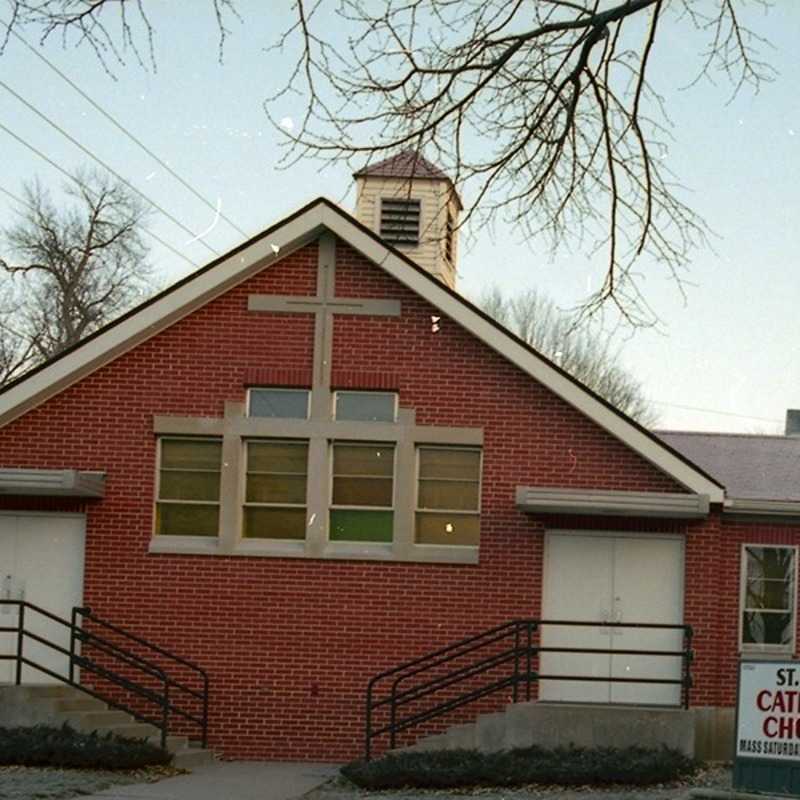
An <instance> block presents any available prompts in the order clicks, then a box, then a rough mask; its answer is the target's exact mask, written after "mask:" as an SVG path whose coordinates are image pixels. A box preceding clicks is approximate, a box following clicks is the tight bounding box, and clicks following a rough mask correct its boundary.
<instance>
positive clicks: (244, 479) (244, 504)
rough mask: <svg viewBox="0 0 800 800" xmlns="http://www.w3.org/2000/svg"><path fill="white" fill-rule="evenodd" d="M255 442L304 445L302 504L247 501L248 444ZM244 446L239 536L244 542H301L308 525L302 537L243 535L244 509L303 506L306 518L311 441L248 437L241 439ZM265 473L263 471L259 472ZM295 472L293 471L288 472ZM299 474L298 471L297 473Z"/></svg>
mask: <svg viewBox="0 0 800 800" xmlns="http://www.w3.org/2000/svg"><path fill="white" fill-rule="evenodd" d="M253 442H255V443H256V444H272V443H279V444H294V445H303V444H304V445H305V446H306V502H305V503H303V504H302V505H299V504H298V503H254V502H248V501H247V473H248V472H249V470H248V469H247V465H248V459H249V446H250V444H251V443H253ZM242 443H243V445H244V447H243V448H242V450H243V453H242V456H243V457H242V464H241V470H240V472H241V475H240V479H239V505H240V506H241V509H242V514H241V520H240V524H239V534H238V535H239V538H240V539H241V540H242V541H245V542H255V541H257V542H263V541H270V542H293V543H303V542H305V541H306V539H307V538H308V526H306V536H305V537H304V538H303V539H278V538H275V537H272V536H269V537H259V536H245V535H244V510H245V509H246V508H303V509H305V511H306V519H308V477H309V475H308V465H309V455H310V448H311V442H310V440H309V439H281V438H275V437H269V438H261V439H260V438H257V437H249V438H247V439H244V440H243V442H242ZM261 474H265V473H261ZM267 474H277V473H267ZM289 474H295V473H289ZM297 474H299V473H297Z"/></svg>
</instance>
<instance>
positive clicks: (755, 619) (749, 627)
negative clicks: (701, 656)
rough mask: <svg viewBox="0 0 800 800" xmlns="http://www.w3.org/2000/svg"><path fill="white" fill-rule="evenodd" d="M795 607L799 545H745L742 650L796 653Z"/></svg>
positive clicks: (742, 592)
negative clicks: (797, 546) (796, 546)
mask: <svg viewBox="0 0 800 800" xmlns="http://www.w3.org/2000/svg"><path fill="white" fill-rule="evenodd" d="M796 607H797V548H795V547H785V546H767V545H745V546H744V548H743V550H742V586H741V647H742V651H743V652H750V653H793V652H794V647H795V625H796V610H795V609H796Z"/></svg>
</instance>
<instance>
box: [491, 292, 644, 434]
mask: <svg viewBox="0 0 800 800" xmlns="http://www.w3.org/2000/svg"><path fill="white" fill-rule="evenodd" d="M477 302H478V305H479V306H480V307H481V308H482V309H483V310H484V311H485V312H486V313H487V314H489V316H491V317H494V319H496V320H497V321H498V322H499V323H500V324H501V325H505V327H507V328H508V329H509V330H510V331H512V332H513V333H515V334H516V335H517V336H519V337H520V338H521V339H523V340H524V341H526V342H527V343H528V344H530V345H531V346H532V347H534V348H535V349H536V350H538V351H539V352H540V353H542V355H544V356H546V357H547V358H549V359H550V360H551V361H554V362H555V363H556V364H558V366H559V367H561V368H562V369H564V370H565V371H566V372H568V373H569V374H570V375H572V376H573V377H574V378H577V379H578V380H579V381H581V382H582V383H584V384H585V385H586V386H588V387H589V388H590V389H592V390H593V391H595V392H597V394H599V395H600V396H601V397H603V398H605V399H606V400H608V402H609V403H611V404H612V405H613V406H615V407H616V408H618V409H619V410H620V411H622V412H623V413H625V414H628V415H629V416H631V417H633V418H634V419H635V420H637V421H638V422H640V423H641V424H642V425H645V426H647V427H652V426H654V425H655V424H656V423H657V422H658V414H657V413H656V411H655V410H654V409H653V407H652V405H651V404H650V402H649V401H648V399H647V397H646V396H645V394H644V390H643V389H642V385H641V383H640V382H639V381H638V380H637V379H636V378H635V377H634V376H633V375H631V374H630V373H629V372H626V371H625V370H624V369H623V367H621V366H620V363H619V359H620V353H619V350H618V349H615V348H614V346H613V344H612V337H610V336H609V335H608V334H606V333H605V332H604V331H602V330H601V329H599V327H598V326H597V325H596V323H589V322H586V321H583V322H581V321H580V320H578V319H576V318H575V317H574V316H573V315H571V314H568V313H566V312H564V311H561V310H560V309H558V308H557V307H556V306H555V304H554V303H553V302H552V300H549V299H548V298H546V297H545V296H544V295H542V294H541V293H539V292H536V291H535V290H533V289H528V290H527V291H524V292H522V293H521V294H519V295H516V296H514V297H506V296H504V295H503V293H502V292H501V291H500V290H499V289H498V288H497V287H494V288H492V289H489V290H486V291H484V292H483V294H482V295H481V296H480V298H479V299H478V301H477Z"/></svg>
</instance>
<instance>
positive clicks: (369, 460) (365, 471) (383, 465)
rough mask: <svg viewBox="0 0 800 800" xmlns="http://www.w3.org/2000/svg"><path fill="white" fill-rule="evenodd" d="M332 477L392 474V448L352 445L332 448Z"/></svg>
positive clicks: (374, 445)
mask: <svg viewBox="0 0 800 800" xmlns="http://www.w3.org/2000/svg"><path fill="white" fill-rule="evenodd" d="M333 474H334V475H347V476H351V477H352V476H357V475H375V476H381V475H382V476H392V475H393V474H394V447H393V446H392V445H382V444H373V445H352V444H336V445H334V446H333Z"/></svg>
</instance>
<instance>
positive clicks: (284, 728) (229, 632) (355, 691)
mask: <svg viewBox="0 0 800 800" xmlns="http://www.w3.org/2000/svg"><path fill="white" fill-rule="evenodd" d="M316 260H317V249H316V246H314V245H310V246H308V247H306V248H304V249H303V250H301V251H299V252H297V253H294V254H292V255H290V256H287V258H285V259H284V260H283V261H281V262H280V263H279V264H277V265H275V266H274V267H272V268H271V269H270V270H269V271H268V272H266V273H262V274H260V275H257V276H255V277H253V278H251V279H250V280H248V281H247V282H246V283H245V284H243V285H241V286H239V287H237V288H235V289H233V290H231V291H230V292H228V293H227V294H226V295H225V296H223V297H221V298H218V299H217V300H214V301H213V302H211V303H209V304H208V305H206V306H205V307H204V308H202V309H201V310H199V311H197V312H195V313H193V314H192V315H190V316H189V317H187V318H185V319H184V320H182V321H180V322H178V323H176V324H174V325H173V326H171V327H170V328H169V329H167V330H166V331H164V332H162V333H161V334H159V335H158V336H156V337H154V338H153V339H151V340H149V341H147V342H145V343H143V344H141V345H140V346H138V347H137V348H135V349H134V350H133V351H131V352H129V353H127V354H125V355H123V356H121V357H120V358H118V359H117V360H116V361H115V362H113V363H111V364H109V365H107V366H105V367H103V368H102V369H99V370H98V371H96V372H95V373H94V374H92V375H90V376H88V377H87V378H85V379H84V380H82V381H81V382H79V383H78V384H76V385H75V386H73V387H71V388H69V389H67V390H65V391H64V392H62V393H61V394H60V395H58V396H56V397H54V398H52V399H51V400H50V401H48V402H47V403H45V404H44V405H42V406H40V407H39V408H37V409H34V410H33V411H31V412H29V413H28V414H26V415H25V416H24V417H22V418H20V419H19V420H17V421H15V422H13V423H11V424H9V425H8V426H7V427H6V428H5V429H3V430H2V431H0V464H1V465H2V466H19V467H45V468H46V467H50V468H65V467H70V468H78V469H87V470H104V471H106V472H107V494H106V497H105V499H104V500H102V501H101V502H96V503H94V502H93V503H90V504H88V538H87V552H86V592H85V595H86V596H85V599H86V602H87V603H89V604H91V606H92V607H93V608H94V609H95V610H96V611H97V612H98V613H99V614H100V615H101V616H105V617H106V618H109V619H111V620H113V621H115V622H117V623H118V624H122V625H127V626H130V627H131V628H132V629H133V630H135V631H137V632H139V633H141V634H142V635H145V636H148V637H150V638H153V639H154V640H156V641H158V642H160V643H163V644H164V645H165V646H167V647H170V648H172V649H174V650H176V651H177V652H179V653H181V654H183V655H185V656H186V657H188V658H192V659H194V660H195V661H198V662H199V663H201V664H202V665H204V666H206V667H207V668H208V669H209V671H210V673H211V679H212V703H211V709H212V725H211V731H212V742H211V743H212V745H213V746H214V747H216V748H217V749H219V750H221V751H223V752H224V753H225V755H227V756H231V757H240V758H264V757H267V758H297V759H332V760H336V759H344V758H349V757H351V756H354V755H356V754H357V753H358V751H359V748H360V746H361V734H362V708H363V690H364V687H365V685H366V681H367V679H368V677H369V676H371V675H372V674H373V673H375V672H377V671H379V670H381V669H384V668H386V667H387V666H391V665H393V664H395V663H397V662H398V661H400V660H403V659H406V658H409V657H412V656H414V655H416V654H419V653H422V652H425V651H428V650H430V649H432V648H435V647H438V646H441V645H442V644H445V643H447V642H449V641H451V640H453V639H454V638H459V637H461V636H464V635H467V634H468V633H471V632H474V631H477V630H480V629H482V628H485V627H488V626H491V625H494V624H498V623H500V622H504V621H506V620H508V619H511V618H513V617H521V616H536V615H537V614H538V612H539V601H540V592H541V569H542V566H541V565H542V536H541V532H542V527H541V525H540V523H538V522H537V521H535V520H533V519H531V518H529V517H527V516H526V515H524V514H521V513H520V512H518V511H517V510H516V508H515V507H514V487H515V486H516V485H517V484H520V483H529V484H538V485H548V484H549V485H562V486H563V485H567V486H575V487H591V488H606V489H630V490H647V489H650V490H655V491H681V489H680V487H678V486H677V485H676V484H674V483H673V482H672V481H671V480H670V479H668V478H667V477H665V476H664V475H662V474H661V473H659V472H658V471H657V470H656V469H655V468H654V467H652V466H651V465H650V464H649V463H647V462H645V461H644V460H643V459H641V458H640V457H638V456H637V455H635V454H633V453H631V452H630V451H629V450H627V449H626V448H625V447H624V446H623V445H622V444H621V443H619V442H617V441H616V440H615V439H613V438H612V437H611V436H610V435H608V434H607V433H605V432H604V431H602V430H601V429H599V428H597V427H596V426H595V425H594V424H592V423H591V422H589V421H588V420H587V419H585V418H584V417H582V416H581V415H580V414H579V413H577V412H576V411H574V410H573V409H572V408H571V407H570V406H568V405H567V404H566V403H564V402H562V401H561V400H559V399H558V398H557V397H555V396H554V395H552V394H551V393H549V392H548V391H547V390H546V389H544V388H543V387H542V386H540V385H538V384H536V383H535V382H533V381H532V380H530V379H529V378H527V377H526V376H525V375H524V374H523V373H521V372H520V371H519V370H517V369H516V368H515V367H513V366H511V365H510V364H509V363H508V362H506V361H504V360H503V359H502V358H501V357H500V356H498V355H497V354H495V353H494V352H492V351H490V350H489V349H488V348H487V347H485V346H484V345H482V344H481V343H480V342H478V341H477V340H475V339H473V338H472V337H471V336H470V335H469V334H467V333H466V332H465V331H463V330H462V329H460V328H459V327H458V325H457V324H456V323H455V322H453V321H451V320H449V319H447V318H443V319H442V320H441V322H440V326H441V329H440V331H439V332H438V333H433V332H432V331H431V320H430V316H431V315H438V314H439V312H437V311H436V310H435V309H434V308H432V307H431V306H429V305H428V304H427V303H425V302H424V301H422V300H420V299H418V298H417V297H416V296H414V295H412V294H411V293H410V292H408V291H407V290H406V289H404V288H403V287H402V286H401V285H400V284H398V283H396V282H395V281H393V280H392V279H390V278H388V277H387V276H385V274H384V273H382V272H380V271H379V270H378V269H377V268H374V267H372V266H370V265H369V264H368V263H367V262H365V261H364V260H363V259H362V258H361V257H360V256H358V255H357V254H356V253H354V252H353V251H351V250H349V249H348V248H346V247H344V246H340V248H339V253H338V255H337V286H336V288H337V292H338V293H339V294H340V295H348V296H372V297H381V298H398V299H400V300H401V301H402V315H401V316H400V317H399V318H392V317H376V318H369V317H363V316H358V317H356V316H353V317H347V316H338V315H337V318H336V321H335V336H334V364H333V367H334V374H337V372H338V374H343V371H349V372H350V373H352V374H353V375H355V376H357V375H369V374H377V373H380V374H382V375H384V378H381V381H383V382H385V381H389V382H391V381H394V380H396V381H397V383H398V387H397V388H398V389H399V391H400V405H401V406H403V407H410V408H414V409H416V413H417V420H418V421H419V422H421V423H423V424H429V423H430V424H444V425H467V426H481V427H483V428H484V429H485V453H484V475H483V498H482V503H483V516H482V530H481V554H480V565H479V566H443V565H432V564H392V563H376V562H359V561H321V560H319V561H315V560H295V559H280V558H247V557H210V556H208V557H207V556H194V555H192V556H179V555H154V554H148V552H147V550H148V543H149V541H150V538H151V533H152V511H153V484H154V472H155V462H154V459H155V437H154V435H153V431H152V418H153V415H154V414H180V415H210V416H220V415H221V414H222V412H223V404H224V401H226V400H238V401H242V400H244V397H245V386H246V384H247V383H248V382H250V381H252V379H253V376H254V375H255V376H258V375H264V374H267V375H273V376H276V379H277V380H280V379H281V378H280V376H281V375H283V376H286V380H287V382H289V383H292V382H295V383H296V381H297V380H298V377H297V376H298V375H300V376H302V375H304V374H308V372H309V371H310V368H311V359H312V352H311V348H312V340H313V319H312V317H311V315H295V314H291V315H277V314H263V313H261V314H256V313H248V312H247V295H248V294H250V293H253V292H260V293H269V292H272V293H276V294H307V293H308V294H310V293H313V291H314V288H315V269H316ZM386 376H389V377H386ZM353 380H357V379H356V378H354V379H353ZM573 522H576V523H577V524H580V525H583V524H585V521H583V520H578V521H570V524H572V523H573ZM610 524H616V523H614V521H609V520H604V521H603V527H606V528H607V527H608V526H609V525H610ZM626 524H634V525H635V524H636V523H626ZM714 525H715V523H712V524H711V525H710V526H707V527H708V528H709V530H700V529H701V528H702V526H689V528H690V531H689V550H688V558H689V562H690V568H689V584H690V588H689V601H687V616H688V617H689V621H691V622H695V619H697V624H698V627H700V621H701V618H702V620H703V622H702V624H703V625H704V626H705V627H703V628H702V631H700V632H699V636H698V640H699V641H700V639H701V637H704V638H703V639H702V640H703V641H707V640H709V639H711V638H712V637H713V636H716V635H717V633H712V631H717V630H718V628H717V627H715V626H717V625H718V624H721V623H718V622H717V620H722V618H723V617H725V619H727V615H728V614H729V613H730V609H729V608H728V606H727V605H724V606H723V604H722V603H721V601H720V598H718V597H714V596H709V593H708V592H707V591H706V592H705V593H704V592H703V589H704V588H706V587H707V585H708V581H707V580H706V578H705V577H704V572H703V570H706V569H713V564H714V563H715V562H714V560H713V559H714V555H713V554H714V548H715V547H717V546H718V538H719V537H717V536H716V533H715V530H714ZM639 527H642V526H641V525H639ZM655 527H656V529H657V528H658V526H655ZM695 529H697V530H695ZM734 549H735V548H731V553H732V552H733V550H734ZM727 552H728V550H726V553H727ZM732 557H733V556H731V558H732ZM726 558H727V556H726ZM729 560H730V559H729ZM729 560H728V561H729ZM728 561H725V564H726V565H727V566H726V569H728V568H729V567H730V564H729V563H728ZM734 566H735V565H734ZM736 568H737V569H738V567H736ZM736 575H738V572H732V573H730V582H731V584H733V583H736V577H735V576H736ZM715 580H716V581H717V582H718V583H720V590H721V583H722V582H727V581H728V578H727V577H726V578H725V579H724V580H723V579H722V578H720V577H719V576H717V577H716V578H715ZM693 587H694V588H693ZM736 587H738V583H736ZM736 587H733V588H732V589H731V588H728V587H726V591H727V592H729V593H730V594H731V597H733V598H736V597H738V588H736ZM726 597H727V595H726ZM731 602H734V603H735V602H736V600H735V599H734V600H732V601H731ZM708 615H710V616H708ZM734 618H735V615H734ZM711 619H713V620H715V622H713V623H712V622H710V621H708V620H711ZM726 624H727V623H726ZM728 645H729V642H728V641H727V640H725V641H722V640H720V647H723V646H724V647H728ZM715 652H716V651H715ZM720 652H722V650H720ZM726 652H727V650H726ZM721 658H722V657H721V656H716V655H714V656H713V657H711V656H703V657H702V658H701V660H700V661H699V669H700V670H701V672H702V677H701V684H702V687H701V688H699V689H698V693H699V694H698V696H702V697H704V698H706V697H707V698H711V697H712V695H713V694H714V692H713V689H712V676H713V675H715V674H716V673H715V670H718V668H719V667H718V662H720V659H721ZM726 658H727V656H726ZM727 668H728V667H727V662H726V666H725V669H727ZM726 674H727V673H726ZM725 697H726V698H729V693H728V694H727V695H726V696H725Z"/></svg>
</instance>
